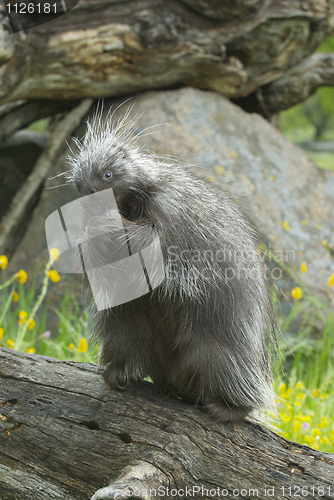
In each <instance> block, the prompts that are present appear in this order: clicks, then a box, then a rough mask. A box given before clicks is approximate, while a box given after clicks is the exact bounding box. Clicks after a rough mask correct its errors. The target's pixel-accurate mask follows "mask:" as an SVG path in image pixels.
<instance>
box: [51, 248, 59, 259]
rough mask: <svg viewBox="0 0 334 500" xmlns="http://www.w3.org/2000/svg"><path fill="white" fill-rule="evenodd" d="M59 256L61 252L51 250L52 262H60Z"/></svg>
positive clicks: (54, 249)
mask: <svg viewBox="0 0 334 500" xmlns="http://www.w3.org/2000/svg"><path fill="white" fill-rule="evenodd" d="M59 255H60V252H59V250H58V249H57V248H51V250H50V257H51V260H52V262H57V261H58V260H59Z"/></svg>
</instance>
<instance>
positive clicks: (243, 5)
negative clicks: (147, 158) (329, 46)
mask: <svg viewBox="0 0 334 500" xmlns="http://www.w3.org/2000/svg"><path fill="white" fill-rule="evenodd" d="M2 9H3V8H2ZM333 12H334V0H238V1H234V0H233V1H232V0H228V1H224V2H219V1H218V0H205V1H203V0H123V1H116V0H102V1H101V0H80V2H79V3H78V5H77V6H76V7H75V8H74V9H73V10H71V11H70V12H68V13H67V14H66V15H63V16H61V17H59V18H58V19H56V20H54V21H52V22H49V23H46V24H42V25H40V26H38V27H35V28H32V29H30V30H28V31H26V32H20V33H16V34H13V35H12V34H10V31H9V28H8V23H7V24H6V19H5V17H3V19H2V21H1V15H2V16H4V13H3V12H2V14H1V12H0V63H2V67H1V69H0V103H1V102H10V101H15V100H19V99H27V100H34V99H49V100H55V99H58V100H66V99H80V98H83V97H101V96H114V95H124V94H126V93H137V92H140V91H143V90H148V89H158V88H168V87H179V86H184V85H191V86H194V87H198V88H202V89H211V90H215V91H217V92H219V93H221V94H223V95H224V96H226V97H228V98H234V99H236V98H241V97H245V96H248V95H250V94H252V93H254V92H256V90H258V89H259V88H261V87H263V86H264V85H268V84H270V83H271V82H275V81H277V80H279V79H281V78H284V77H286V75H287V73H288V72H289V71H291V70H292V69H293V68H294V67H296V66H297V65H299V64H300V63H301V62H302V61H305V60H306V59H307V58H308V57H309V56H310V55H311V54H312V53H313V52H314V50H315V49H316V47H317V46H318V45H319V44H320V43H321V42H322V41H323V40H324V39H325V38H326V36H327V35H328V33H329V32H330V30H331V29H332V26H333V23H334V15H333ZM273 91H274V90H273ZM275 92H277V90H275ZM282 95H283V96H284V93H283V94H282ZM296 96H297V97H298V94H297V93H296ZM303 98H305V97H304V96H303ZM276 100H277V99H276ZM255 104H257V103H255ZM289 105H291V102H290V101H289ZM280 106H281V109H283V108H284V107H286V103H284V99H283V98H281V99H280ZM267 107H268V109H269V108H270V106H269V105H268V106H267ZM276 108H277V105H276V107H275V112H276V111H277V109H276ZM261 109H262V107H261Z"/></svg>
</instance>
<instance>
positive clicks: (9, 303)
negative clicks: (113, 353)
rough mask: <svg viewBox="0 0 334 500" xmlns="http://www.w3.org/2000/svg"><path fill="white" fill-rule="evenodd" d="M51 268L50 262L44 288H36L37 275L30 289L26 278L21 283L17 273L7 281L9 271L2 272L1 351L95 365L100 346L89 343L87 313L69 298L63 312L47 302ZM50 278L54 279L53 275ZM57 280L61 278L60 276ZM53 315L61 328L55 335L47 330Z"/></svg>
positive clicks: (56, 329)
mask: <svg viewBox="0 0 334 500" xmlns="http://www.w3.org/2000/svg"><path fill="white" fill-rule="evenodd" d="M50 267H51V262H50V261H49V262H48V263H47V264H46V267H45V275H44V280H43V283H42V286H36V278H37V277H36V273H35V275H34V276H33V277H32V280H31V283H30V285H29V287H27V285H26V283H25V280H26V275H25V277H24V276H23V279H22V281H24V282H23V283H19V282H18V277H17V273H16V274H14V275H13V276H12V277H11V278H10V279H9V280H8V279H7V277H6V271H5V270H2V271H1V273H2V285H1V280H0V347H11V348H13V349H17V350H20V351H23V352H24V351H26V352H32V353H35V352H36V353H38V354H42V355H46V356H51V357H55V358H57V359H71V360H75V361H84V362H93V363H94V362H95V363H96V362H97V355H98V346H96V345H95V346H94V345H88V342H87V338H88V330H89V320H88V312H87V311H81V310H80V308H79V306H78V304H77V302H76V300H75V299H74V298H72V297H69V296H67V295H65V296H64V298H63V300H62V303H61V308H60V311H58V310H57V309H55V308H53V307H52V305H51V304H50V302H49V301H48V300H46V294H47V288H48V285H49V282H50V275H49V270H50ZM21 272H22V271H21ZM53 273H56V272H55V271H53ZM24 274H25V273H24ZM51 276H52V278H53V279H54V274H53V275H52V274H51ZM56 276H57V277H58V278H59V276H58V275H57V273H56ZM52 278H51V279H52ZM4 285H5V286H4ZM38 288H40V290H38ZM51 311H52V312H54V313H55V314H56V315H57V317H58V324H57V326H56V328H54V329H53V331H52V332H50V331H49V330H48V321H49V318H50V312H51ZM37 313H38V314H37ZM35 320H36V322H35Z"/></svg>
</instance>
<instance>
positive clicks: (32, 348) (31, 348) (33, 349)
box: [26, 347, 36, 354]
mask: <svg viewBox="0 0 334 500" xmlns="http://www.w3.org/2000/svg"><path fill="white" fill-rule="evenodd" d="M26 352H27V353H28V354H35V352H36V349H35V348H34V347H29V349H27V350H26Z"/></svg>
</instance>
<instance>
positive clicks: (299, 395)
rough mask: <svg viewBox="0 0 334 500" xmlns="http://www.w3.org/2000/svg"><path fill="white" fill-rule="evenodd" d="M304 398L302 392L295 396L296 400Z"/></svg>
mask: <svg viewBox="0 0 334 500" xmlns="http://www.w3.org/2000/svg"><path fill="white" fill-rule="evenodd" d="M304 398H305V394H304V393H303V392H300V393H299V394H297V399H304Z"/></svg>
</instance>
